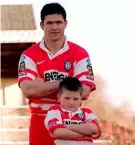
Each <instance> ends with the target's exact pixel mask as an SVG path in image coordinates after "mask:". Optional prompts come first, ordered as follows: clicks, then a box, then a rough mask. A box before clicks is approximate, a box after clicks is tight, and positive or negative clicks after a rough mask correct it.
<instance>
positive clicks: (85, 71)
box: [18, 40, 95, 113]
mask: <svg viewBox="0 0 135 145" xmlns="http://www.w3.org/2000/svg"><path fill="white" fill-rule="evenodd" d="M37 76H39V77H41V78H44V80H45V81H50V82H53V81H55V80H62V79H63V78H65V77H67V76H70V77H72V76H76V77H77V78H78V79H79V80H80V81H81V82H82V83H83V84H86V85H89V86H91V87H92V90H95V82H94V75H93V70H92V65H91V62H90V58H89V55H88V53H87V52H86V50H85V49H83V48H81V47H80V46H78V45H76V44H74V43H72V42H69V41H66V40H65V44H64V46H63V48H62V49H60V50H59V51H58V52H57V53H56V54H55V55H53V54H52V53H51V52H50V51H49V50H48V49H47V48H46V47H45V45H44V40H42V41H41V42H39V43H37V44H35V45H33V46H31V47H30V48H28V49H27V50H26V51H24V53H23V54H22V55H21V57H20V61H19V69H18V83H20V82H21V81H23V80H34V79H35V78H36V77H37ZM50 97H51V96H50ZM52 98H53V99H54V100H56V96H52V97H51V99H52ZM56 103H57V101H50V100H47V99H37V98H36V99H35V98H32V99H30V100H29V105H30V107H31V111H32V112H33V113H45V112H46V110H48V109H49V107H50V106H52V104H56Z"/></svg>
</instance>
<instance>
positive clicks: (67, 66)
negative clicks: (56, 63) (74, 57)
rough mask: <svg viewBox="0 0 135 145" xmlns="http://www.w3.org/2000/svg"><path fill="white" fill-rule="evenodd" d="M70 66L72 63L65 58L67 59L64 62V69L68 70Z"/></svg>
mask: <svg viewBox="0 0 135 145" xmlns="http://www.w3.org/2000/svg"><path fill="white" fill-rule="evenodd" d="M71 68H72V63H71V62H70V61H69V60H67V61H66V62H65V63H64V69H65V70H66V71H70V70H71Z"/></svg>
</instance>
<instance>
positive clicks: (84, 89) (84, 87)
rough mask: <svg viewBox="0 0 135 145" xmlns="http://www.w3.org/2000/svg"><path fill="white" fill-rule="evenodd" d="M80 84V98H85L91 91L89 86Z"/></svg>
mask: <svg viewBox="0 0 135 145" xmlns="http://www.w3.org/2000/svg"><path fill="white" fill-rule="evenodd" d="M82 86H83V93H82V98H83V100H87V99H88V97H89V95H90V92H91V87H90V86H88V85H84V84H83V85H82Z"/></svg>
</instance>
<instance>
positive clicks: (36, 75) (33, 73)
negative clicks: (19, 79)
mask: <svg viewBox="0 0 135 145" xmlns="http://www.w3.org/2000/svg"><path fill="white" fill-rule="evenodd" d="M25 72H26V73H30V74H32V75H34V76H35V77H38V74H37V73H36V72H34V71H33V70H31V69H26V70H25Z"/></svg>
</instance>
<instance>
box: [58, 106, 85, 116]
mask: <svg viewBox="0 0 135 145" xmlns="http://www.w3.org/2000/svg"><path fill="white" fill-rule="evenodd" d="M61 110H62V111H63V112H68V113H72V114H74V115H75V114H80V113H82V109H81V107H79V108H78V109H77V110H76V111H74V112H72V111H68V110H66V109H64V108H62V106H61Z"/></svg>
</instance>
